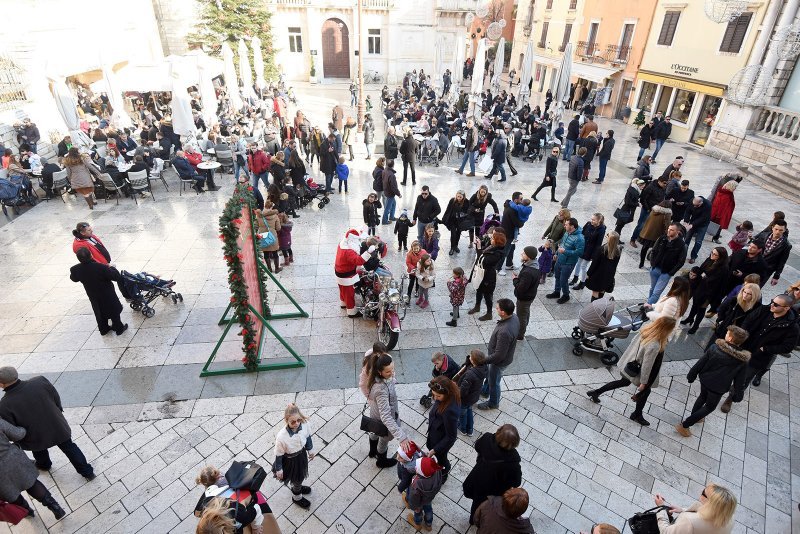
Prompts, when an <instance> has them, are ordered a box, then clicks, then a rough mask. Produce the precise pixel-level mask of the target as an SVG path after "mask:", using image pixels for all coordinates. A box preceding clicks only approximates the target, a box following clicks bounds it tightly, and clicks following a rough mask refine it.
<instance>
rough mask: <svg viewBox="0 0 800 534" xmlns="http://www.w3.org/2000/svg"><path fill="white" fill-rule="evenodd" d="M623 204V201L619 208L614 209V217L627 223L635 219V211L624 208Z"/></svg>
mask: <svg viewBox="0 0 800 534" xmlns="http://www.w3.org/2000/svg"><path fill="white" fill-rule="evenodd" d="M623 205H624V204H623V203H621V204H620V205H619V206H617V209H616V210H614V218H615V219H617V220H618V221H619V222H621V223H625V224H627V223H629V222H631V221H633V211H628V210H624V209H622V206H623Z"/></svg>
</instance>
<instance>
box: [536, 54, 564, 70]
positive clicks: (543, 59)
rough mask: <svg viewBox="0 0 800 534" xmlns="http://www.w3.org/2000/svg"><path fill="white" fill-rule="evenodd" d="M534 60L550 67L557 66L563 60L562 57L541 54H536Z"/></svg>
mask: <svg viewBox="0 0 800 534" xmlns="http://www.w3.org/2000/svg"><path fill="white" fill-rule="evenodd" d="M533 62H534V63H538V64H540V65H547V66H549V67H557V66H558V64H559V63H560V62H561V59H560V58H557V57H548V56H540V55H539V54H534V55H533Z"/></svg>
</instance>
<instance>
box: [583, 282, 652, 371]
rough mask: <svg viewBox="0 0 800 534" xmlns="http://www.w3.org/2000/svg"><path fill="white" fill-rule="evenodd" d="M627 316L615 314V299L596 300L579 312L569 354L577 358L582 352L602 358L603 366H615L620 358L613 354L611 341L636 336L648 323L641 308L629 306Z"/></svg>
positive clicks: (608, 297) (626, 309)
mask: <svg viewBox="0 0 800 534" xmlns="http://www.w3.org/2000/svg"><path fill="white" fill-rule="evenodd" d="M624 311H625V312H626V313H625V314H624V315H623V314H622V313H620V314H618V315H615V314H614V297H612V296H606V297H603V298H600V299H597V300H595V301H594V302H592V303H590V304H588V305H587V306H586V307H584V308H583V309H582V310H581V313H580V314H579V315H578V326H576V327H575V328H573V329H572V339H575V340H576V343H575V346H574V347H573V349H572V353H573V354H574V355H576V356H580V355H582V354H583V352H584V351H587V350H588V351H591V352H596V353H598V354H602V356H600V360H601V361H602V362H603V363H604V364H605V365H614V364H615V363H617V362H618V361H619V354H617V353H616V352H614V351H613V350H612V349H613V348H614V340H615V339H625V338H627V337H628V336H629V335H630V333H631V332H636V331H637V330H639V328H641V327H642V325H643V324H644V322H645V321H646V320H647V316H646V315H645V311H644V309H643V308H642V305H641V304H635V305H633V306H628V307H627V308H625V309H624Z"/></svg>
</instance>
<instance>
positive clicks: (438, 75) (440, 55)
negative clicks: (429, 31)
mask: <svg viewBox="0 0 800 534" xmlns="http://www.w3.org/2000/svg"><path fill="white" fill-rule="evenodd" d="M433 76H434V79H433V86H434V87H436V88H437V89H439V88H444V81H443V77H444V37H443V36H441V35H439V36H438V37H437V38H436V63H435V64H434V70H433Z"/></svg>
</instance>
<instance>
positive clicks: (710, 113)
mask: <svg viewBox="0 0 800 534" xmlns="http://www.w3.org/2000/svg"><path fill="white" fill-rule="evenodd" d="M721 105H722V99H721V98H718V97H715V96H708V95H707V96H706V97H705V100H703V108H702V109H701V110H700V115H699V116H698V117H697V124H696V125H695V127H694V131H693V132H692V137H691V139H689V141H690V142H692V143H694V144H696V145H700V146H705V145H706V142H707V141H708V137H709V136H710V135H711V129H712V128H713V127H714V123H715V122H716V121H717V113H719V107H720V106H721Z"/></svg>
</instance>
